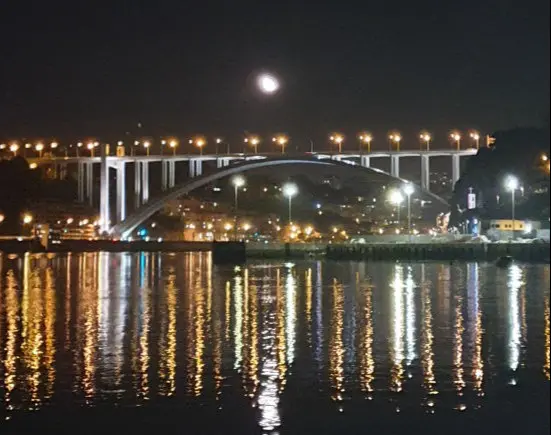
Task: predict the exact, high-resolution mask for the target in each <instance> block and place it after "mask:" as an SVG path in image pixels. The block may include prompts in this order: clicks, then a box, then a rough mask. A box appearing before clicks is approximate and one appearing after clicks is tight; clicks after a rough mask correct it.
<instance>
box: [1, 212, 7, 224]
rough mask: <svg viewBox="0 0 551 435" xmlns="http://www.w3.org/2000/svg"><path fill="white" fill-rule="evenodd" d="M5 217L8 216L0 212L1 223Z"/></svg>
mask: <svg viewBox="0 0 551 435" xmlns="http://www.w3.org/2000/svg"><path fill="white" fill-rule="evenodd" d="M4 219H6V216H4V215H3V214H2V213H0V224H1V223H2V222H4Z"/></svg>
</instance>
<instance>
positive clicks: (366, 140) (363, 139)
mask: <svg viewBox="0 0 551 435" xmlns="http://www.w3.org/2000/svg"><path fill="white" fill-rule="evenodd" d="M358 138H359V139H360V152H361V151H362V145H363V144H365V145H367V152H368V153H370V152H371V141H372V140H373V137H372V136H371V135H370V134H369V133H363V134H361V135H360V136H359V137H358Z"/></svg>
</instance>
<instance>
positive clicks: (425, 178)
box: [421, 156, 430, 191]
mask: <svg viewBox="0 0 551 435" xmlns="http://www.w3.org/2000/svg"><path fill="white" fill-rule="evenodd" d="M421 188H423V189H424V190H427V191H428V190H430V159H429V156H421Z"/></svg>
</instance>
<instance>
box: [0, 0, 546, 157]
mask: <svg viewBox="0 0 551 435" xmlns="http://www.w3.org/2000/svg"><path fill="white" fill-rule="evenodd" d="M0 18H1V23H2V25H1V27H0V29H1V30H0V33H1V35H2V39H1V43H0V61H1V65H0V139H4V140H7V139H10V138H24V137H25V138H38V137H41V138H49V137H51V138H56V139H59V140H74V139H75V138H84V137H91V136H92V137H97V138H105V140H112V139H116V138H118V137H123V135H124V134H125V132H130V133H131V135H151V136H157V135H168V134H174V135H178V136H179V137H188V136H189V135H193V134H199V133H200V134H204V135H209V136H212V135H215V134H216V135H223V136H224V137H226V138H228V140H233V141H237V140H241V138H242V137H243V134H244V132H245V131H250V132H255V133H258V134H260V135H264V136H265V135H268V134H272V133H274V132H280V131H281V132H286V133H288V134H289V135H291V136H292V137H293V138H294V140H295V143H302V142H306V139H308V138H313V139H314V140H316V141H322V142H323V141H326V138H327V135H328V133H329V132H331V131H333V130H338V131H341V132H343V133H344V134H346V135H347V145H348V146H351V147H352V146H353V145H351V143H352V142H353V137H351V136H352V135H354V134H356V132H358V131H359V130H369V131H370V132H372V133H373V134H374V136H375V140H374V146H377V143H378V144H379V146H383V145H382V143H386V141H385V138H386V135H387V132H388V131H389V130H391V129H394V128H396V129H398V130H399V131H401V133H402V135H403V136H404V141H403V143H404V146H406V147H417V146H418V145H417V136H418V132H419V130H420V129H422V128H427V129H429V130H430V131H431V132H433V133H434V134H435V135H437V139H438V136H439V138H440V142H442V143H446V140H447V139H446V138H447V133H448V132H449V130H450V129H452V128H458V129H460V130H467V129H469V128H476V129H479V130H480V131H481V132H483V133H487V132H492V131H495V130H498V129H504V128H511V127H515V126H519V125H521V126H524V125H543V124H544V123H545V122H546V121H547V120H548V118H549V74H550V71H549V0H524V1H513V0H496V1H485V0H479V1H471V0H461V1H455V2H451V1H442V0H440V1H422V0H421V1H416V2H415V1H363V2H360V1H357V2H332V1H323V2H306V1H304V2H299V1H278V2H275V1H270V2H269V1H260V0H257V1H254V2H253V1H251V2H232V1H227V2H224V3H214V2H208V1H207V2H191V1H180V0H159V1H147V0H144V1H113V2H100V1H97V2H96V1H94V2H88V1H70V2H69V1H61V2H60V1H58V2H56V1H51V2H46V1H41V2H34V1H30V2H29V1H4V2H2V5H1V6H0ZM262 70H267V71H271V72H273V73H274V74H276V75H277V76H278V77H279V78H280V79H281V80H282V83H283V88H282V89H281V91H280V92H279V93H278V94H277V95H275V96H272V97H266V96H263V95H261V94H259V92H257V91H256V90H255V87H254V80H253V79H252V78H253V77H254V75H255V74H256V73H258V72H259V71H262ZM138 122H141V123H142V125H143V127H142V129H141V131H138V130H137V129H136V125H137V123H138ZM354 146H355V145H354Z"/></svg>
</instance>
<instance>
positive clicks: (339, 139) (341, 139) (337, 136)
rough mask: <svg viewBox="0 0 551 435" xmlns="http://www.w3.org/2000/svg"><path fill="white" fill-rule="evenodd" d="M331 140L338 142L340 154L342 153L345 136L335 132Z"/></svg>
mask: <svg viewBox="0 0 551 435" xmlns="http://www.w3.org/2000/svg"><path fill="white" fill-rule="evenodd" d="M329 140H330V141H331V142H332V143H334V144H336V145H337V146H338V148H339V154H341V153H342V143H343V142H344V136H343V135H342V134H339V133H335V134H334V135H332V136H330V137H329Z"/></svg>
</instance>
